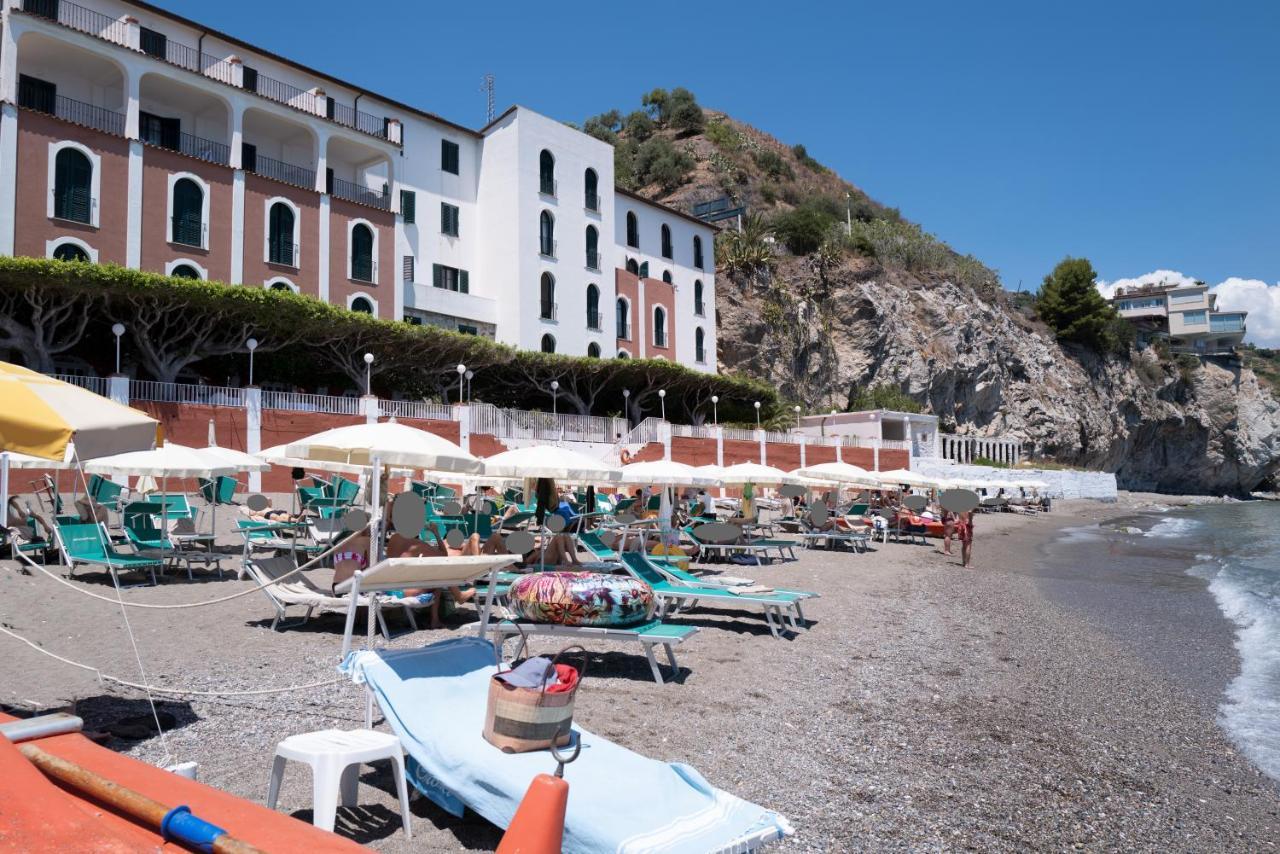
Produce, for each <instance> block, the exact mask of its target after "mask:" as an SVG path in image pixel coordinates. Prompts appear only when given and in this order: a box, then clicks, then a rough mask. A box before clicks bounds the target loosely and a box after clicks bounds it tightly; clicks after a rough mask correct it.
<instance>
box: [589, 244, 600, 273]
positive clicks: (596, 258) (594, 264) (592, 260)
mask: <svg viewBox="0 0 1280 854" xmlns="http://www.w3.org/2000/svg"><path fill="white" fill-rule="evenodd" d="M587 269H588V270H595V271H596V272H597V273H598V272H600V253H599V252H592V251H591V250H590V249H588V250H587Z"/></svg>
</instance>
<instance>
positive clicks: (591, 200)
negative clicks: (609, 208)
mask: <svg viewBox="0 0 1280 854" xmlns="http://www.w3.org/2000/svg"><path fill="white" fill-rule="evenodd" d="M582 183H583V185H584V186H585V187H586V199H585V200H584V204H586V206H587V210H589V211H598V210H600V193H599V192H598V190H599V189H600V179H599V177H597V176H596V170H594V169H588V170H587V172H586V174H585V175H584V176H583V180H582Z"/></svg>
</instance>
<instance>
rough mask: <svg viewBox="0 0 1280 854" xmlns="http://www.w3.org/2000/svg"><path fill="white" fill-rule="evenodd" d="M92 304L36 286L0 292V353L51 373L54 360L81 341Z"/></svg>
mask: <svg viewBox="0 0 1280 854" xmlns="http://www.w3.org/2000/svg"><path fill="white" fill-rule="evenodd" d="M53 263H56V264H77V263H78V262H63V261H57V262H53ZM93 303H94V300H93V299H92V298H91V297H90V295H89V294H88V293H85V292H83V291H78V290H71V289H50V288H46V287H41V286H40V285H36V284H29V285H27V286H26V287H22V288H15V289H12V290H10V289H8V288H5V289H3V290H0V349H7V350H11V351H14V352H17V353H19V354H21V355H22V360H23V362H24V363H25V364H26V366H27V367H28V368H30V369H31V370H33V371H40V372H42V373H46V374H47V373H53V369H54V358H55V357H56V356H59V355H61V354H63V353H66V352H67V351H69V350H71V349H73V348H74V347H75V346H76V345H77V344H79V343H80V340H81V339H82V338H84V333H85V329H86V327H87V326H88V325H89V318H90V317H91V316H92V314H93V312H92V310H91V309H92V307H93Z"/></svg>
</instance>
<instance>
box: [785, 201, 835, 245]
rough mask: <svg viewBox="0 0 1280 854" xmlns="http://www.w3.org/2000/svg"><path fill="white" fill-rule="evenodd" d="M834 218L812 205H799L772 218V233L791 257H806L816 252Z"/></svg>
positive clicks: (833, 222)
mask: <svg viewBox="0 0 1280 854" xmlns="http://www.w3.org/2000/svg"><path fill="white" fill-rule="evenodd" d="M835 221H836V220H835V217H833V216H831V214H829V213H828V212H826V211H824V210H820V209H819V208H818V207H816V206H813V205H808V204H805V205H801V206H800V207H798V208H796V209H795V210H791V211H787V212H785V213H781V214H778V215H777V216H776V217H774V218H773V223H772V225H773V231H774V233H775V234H776V235H778V239H779V240H781V241H782V242H783V243H784V244H785V245H786V247H787V249H788V250H790V252H791V254H792V255H808V254H809V253H811V252H815V251H817V249H818V247H819V246H821V245H822V241H823V239H824V238H825V237H826V235H827V232H829V231H830V230H831V226H832V225H834V224H835Z"/></svg>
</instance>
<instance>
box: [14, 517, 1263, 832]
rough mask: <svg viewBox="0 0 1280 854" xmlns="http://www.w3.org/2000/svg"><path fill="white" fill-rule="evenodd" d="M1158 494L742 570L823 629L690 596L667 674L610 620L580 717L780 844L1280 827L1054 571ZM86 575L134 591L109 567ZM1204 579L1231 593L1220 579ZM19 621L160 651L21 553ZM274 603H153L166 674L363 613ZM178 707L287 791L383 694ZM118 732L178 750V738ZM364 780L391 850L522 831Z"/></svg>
mask: <svg viewBox="0 0 1280 854" xmlns="http://www.w3.org/2000/svg"><path fill="white" fill-rule="evenodd" d="M1133 512H1134V509H1133V507H1131V506H1129V505H1128V503H1127V502H1122V503H1120V504H1098V503H1096V502H1075V501H1072V502H1059V503H1058V504H1055V508H1054V512H1052V513H1050V514H1042V515H1039V516H1034V517H1022V516H1016V515H1013V514H999V515H983V516H981V517H979V519H978V527H977V531H976V534H977V538H976V547H975V563H976V569H973V570H962V569H960V567H959V565H958V564H959V561H958V557H956V558H951V559H946V558H944V557H943V556H942V555H940V554H939V553H938V551H937V544H936V542H934V543H931V545H930V546H928V547H925V546H911V545H905V544H896V543H895V544H889V545H880V544H877V546H876V551H875V552H873V553H870V554H864V555H848V554H843V553H828V552H822V551H799V552H798V553H799V555H800V560H798V561H796V562H794V563H792V562H787V563H782V564H774V565H769V566H760V567H734V568H733V570H732V572H733V574H735V575H750V577H753V578H756V579H758V580H759V581H761V582H763V583H765V584H770V585H776V586H786V587H794V588H801V589H809V590H815V591H818V592H820V593H821V594H822V598H821V599H817V600H813V602H812V604H811V606H809V607H806V616H808V617H809V618H810V620H811V621H812V624H811V626H810V627H809V629H808V630H807V631H802V632H800V633H799V634H798V635H797V636H796V637H794V638H792V639H789V640H782V641H779V640H774V639H772V638H770V637H769V635H768V632H767V629H766V628H765V627H764V624H763V622H762V621H760V620H759V619H758V618H755V617H741V616H738V615H737V614H736V613H733V612H729V611H719V610H699V611H696V612H694V613H692V614H689V615H687V616H683V617H680V618H677V620H675V621H676V622H686V623H689V624H693V625H697V626H698V627H699V628H700V629H701V631H700V632H699V634H698V635H697V636H696V637H695V638H693V639H691V641H690V642H689V643H688V644H686V645H685V647H684V648H682V650H681V654H680V663H681V665H682V668H683V671H682V674H681V677H680V679H679V680H678V681H677V682H676V683H675V684H668V685H661V686H660V685H656V684H654V683H653V682H652V681H651V678H650V677H649V675H648V672H647V671H648V667H647V665H646V664H645V662H644V659H643V658H642V657H640V656H637V655H636V654H635V650H634V649H632V648H630V647H627V646H615V645H610V644H594V643H593V644H592V645H591V649H592V653H593V655H592V662H591V668H590V673H589V676H588V678H587V680H586V682H585V683H584V687H583V690H582V693H581V694H580V696H579V699H578V708H577V710H576V712H575V719H576V721H577V723H578V724H579V725H581V726H583V727H585V728H587V729H590V730H592V731H594V732H596V733H599V734H601V735H603V736H605V737H608V738H610V739H612V740H614V741H616V742H618V743H619V744H622V745H624V746H626V747H629V748H631V749H633V750H636V751H638V752H640V753H643V754H645V755H648V756H651V757H654V758H656V759H661V760H666V761H679V762H687V763H689V764H691V765H693V766H694V767H695V768H697V769H698V770H699V771H700V772H701V773H702V774H703V775H704V776H705V777H706V778H707V779H708V780H709V781H710V782H711V783H712V784H713V785H716V786H719V787H720V788H723V789H725V790H727V791H729V792H731V793H733V794H735V795H738V796H740V797H743V798H746V799H747V800H750V801H753V802H755V803H758V804H760V805H762V806H765V807H768V808H770V809H774V810H776V811H778V812H779V813H781V814H782V815H784V816H786V817H787V818H788V819H789V820H790V821H791V822H792V823H793V824H794V825H795V827H796V829H797V833H796V835H795V836H794V837H792V838H790V839H789V840H787V841H785V842H784V843H782V844H781V845H780V846H779V847H778V849H777V850H792V851H818V850H842V849H849V848H853V847H858V848H874V849H907V848H911V849H919V848H934V849H939V848H940V849H954V848H965V847H970V848H979V849H983V850H1002V851H1003V850H1010V851H1011V850H1026V849H1028V848H1031V849H1062V848H1069V847H1072V846H1083V847H1125V848H1134V849H1149V850H1154V849H1162V850H1170V849H1173V850H1215V851H1217V850H1252V851H1256V850H1266V848H1267V846H1268V845H1269V844H1273V843H1274V840H1276V839H1277V838H1280V787H1277V786H1276V784H1275V783H1274V782H1273V781H1271V780H1269V779H1268V778H1266V777H1264V776H1263V775H1262V774H1261V773H1260V772H1259V771H1258V770H1257V769H1256V768H1254V767H1253V766H1252V765H1251V764H1249V763H1248V762H1247V760H1245V759H1244V758H1243V756H1241V755H1240V754H1239V753H1238V751H1237V750H1236V748H1235V747H1234V746H1233V745H1232V744H1231V743H1230V741H1229V740H1228V738H1227V736H1226V735H1225V733H1223V732H1222V731H1221V730H1220V729H1219V728H1218V726H1217V724H1216V721H1215V720H1214V715H1213V713H1212V712H1213V710H1212V709H1208V708H1207V706H1206V703H1205V702H1204V700H1203V698H1198V697H1197V696H1196V695H1195V694H1194V692H1190V691H1187V690H1185V686H1183V685H1180V684H1178V680H1177V679H1174V678H1173V677H1171V676H1170V675H1169V674H1167V673H1163V672H1160V670H1159V668H1155V667H1152V666H1151V662H1150V661H1148V660H1147V659H1146V658H1145V657H1144V656H1143V655H1141V654H1139V653H1138V652H1137V651H1135V650H1134V649H1133V648H1130V647H1128V646H1126V644H1125V643H1124V642H1122V639H1119V638H1117V637H1116V636H1115V635H1114V634H1113V633H1111V632H1110V631H1109V630H1108V629H1107V628H1106V627H1105V626H1104V625H1101V624H1100V622H1099V621H1098V620H1096V619H1094V620H1090V619H1089V618H1088V615H1087V614H1084V613H1081V612H1080V611H1079V610H1078V609H1073V608H1071V607H1068V606H1066V605H1064V604H1062V603H1060V602H1057V601H1055V600H1054V597H1052V596H1051V595H1048V594H1047V593H1046V592H1045V591H1044V590H1043V589H1041V587H1040V585H1041V580H1040V579H1039V577H1038V574H1037V570H1036V566H1037V562H1038V560H1039V555H1040V549H1041V548H1042V547H1043V546H1044V545H1045V544H1047V543H1049V542H1050V541H1052V539H1053V538H1054V537H1055V536H1056V535H1057V532H1059V531H1061V530H1062V529H1063V528H1068V527H1072V526H1079V525H1082V524H1091V523H1093V522H1094V521H1101V520H1105V519H1113V518H1117V517H1122V516H1125V515H1130V514H1132V513H1133ZM82 578H83V581H81V579H82ZM214 578H215V580H211V581H206V582H204V583H196V584H189V583H186V582H185V581H184V582H181V583H172V582H171V583H168V584H164V585H162V586H161V587H159V588H140V589H137V590H131V591H128V592H127V595H129V596H131V597H133V598H135V599H137V600H138V601H145V602H155V603H159V602H169V603H172V602H189V601H193V600H200V599H208V598H213V597H215V596H222V595H226V594H227V593H230V592H235V591H237V590H240V589H243V588H245V587H247V586H248V585H247V582H237V581H232V580H227V581H221V582H220V581H217V580H216V576H215V577H214ZM317 580H320V581H323V579H320V578H318V579H317ZM1191 581H1195V582H1196V583H1198V584H1200V585H1201V587H1203V583H1202V582H1200V581H1199V580H1197V579H1192V578H1191V577H1188V582H1191ZM76 583H77V584H83V585H84V586H85V588H86V589H90V590H93V591H95V592H99V593H102V592H105V591H106V590H108V589H109V588H108V587H107V586H106V585H104V584H103V583H102V581H101V579H94V578H93V576H92V574H90V573H87V572H84V573H78V574H77V582H76ZM1188 589H1191V588H1190V587H1188ZM1197 595H1198V596H1200V597H1203V599H1204V600H1205V601H1207V602H1208V604H1209V606H1210V607H1214V608H1215V609H1216V606H1215V604H1214V603H1213V601H1212V597H1211V596H1210V594H1209V593H1208V592H1207V591H1204V590H1201V591H1197ZM1132 601H1134V602H1136V603H1137V604H1139V605H1140V604H1141V603H1142V602H1143V598H1142V597H1140V596H1138V597H1134V598H1133V600H1132ZM1202 604H1203V603H1202ZM131 616H132V615H131ZM473 619H474V617H473V612H472V611H471V610H470V609H469V608H463V609H462V610H461V612H460V613H459V615H457V616H456V617H454V618H452V619H451V620H449V621H447V622H448V625H449V628H447V629H445V630H443V631H438V632H426V631H424V632H417V633H415V634H409V635H404V636H399V637H397V638H395V639H394V640H393V641H392V643H391V645H392V646H393V647H413V646H419V645H422V644H424V643H428V642H431V641H435V640H440V639H444V638H446V637H451V636H457V635H458V634H461V633H469V632H472V631H473V630H474V622H473ZM0 621H3V622H4V623H5V624H7V625H9V626H11V627H12V628H13V630H14V631H17V632H19V633H20V634H22V635H23V636H25V637H29V638H31V639H32V640H34V641H36V642H39V643H41V644H43V645H44V646H45V647H46V648H48V649H49V650H50V651H52V652H56V653H59V654H62V655H66V656H68V657H69V658H72V659H75V660H78V661H86V662H88V663H91V664H93V665H95V666H98V667H100V668H101V669H102V670H103V671H104V672H108V673H112V674H115V675H118V676H122V677H125V678H129V677H131V676H134V675H135V674H136V665H135V664H133V663H132V655H131V653H130V652H129V649H128V641H127V637H126V636H125V634H124V631H123V626H122V624H121V621H120V618H119V609H118V608H115V607H113V606H110V605H108V604H107V603H101V602H95V601H93V600H89V599H86V598H85V597H81V596H77V595H76V594H74V593H73V592H71V591H69V590H66V589H65V588H63V587H62V586H61V585H58V584H56V583H55V582H53V581H51V580H49V579H47V578H43V577H41V576H38V575H37V576H31V577H28V576H20V575H17V574H16V573H14V572H12V571H8V570H0ZM269 623H270V612H269V608H268V606H267V602H266V600H265V598H264V597H263V596H261V595H260V594H255V595H252V596H247V597H242V598H240V599H237V600H234V601H233V602H232V603H227V604H226V605H223V606H218V607H217V608H200V609H195V610H192V611H178V612H172V611H169V612H147V613H146V614H144V615H139V616H136V617H133V626H134V631H135V634H136V635H137V638H138V643H139V646H140V649H141V651H142V654H143V658H144V661H145V663H146V666H147V672H148V676H149V677H150V678H151V680H152V681H153V682H154V683H156V684H162V685H183V686H187V687H190V688H195V689H206V690H208V689H220V688H239V689H245V688H254V687H261V686H262V685H263V684H273V685H292V684H302V683H307V682H314V681H319V680H325V679H328V678H332V675H333V673H334V670H333V668H334V665H335V664H336V655H337V644H338V642H339V641H340V637H341V623H342V620H341V617H326V618H324V619H322V620H314V621H313V622H312V624H310V625H309V626H307V627H304V628H302V629H291V630H289V631H286V632H269V631H268V630H267V625H269ZM393 628H395V626H394V625H393ZM0 642H5V643H9V644H10V645H9V646H8V647H7V648H6V651H7V653H8V654H7V655H6V656H5V657H4V658H0V702H3V703H8V704H15V705H18V706H20V707H25V708H32V707H36V706H39V707H46V708H47V707H51V706H55V707H56V706H60V705H64V704H66V703H68V701H76V702H75V708H76V710H77V712H79V713H80V714H82V716H84V717H85V718H86V723H87V726H88V727H89V728H97V729H104V728H106V727H107V726H109V725H111V724H112V723H113V722H114V721H116V719H117V718H119V717H120V716H122V715H137V714H139V713H140V712H141V711H142V710H145V708H146V705H145V700H143V699H141V698H140V696H139V695H136V694H131V693H119V692H117V691H116V690H115V689H113V688H104V687H103V686H101V685H99V684H98V683H97V681H96V680H95V679H93V677H92V676H91V675H89V674H86V673H81V672H77V671H71V670H68V669H66V668H64V667H63V666H61V665H59V664H57V663H56V662H52V661H50V660H49V659H46V658H43V657H42V656H39V655H38V654H37V653H35V652H33V651H31V650H29V649H26V648H25V647H21V646H15V645H14V644H13V642H11V641H7V640H5V639H0ZM535 651H536V652H539V653H542V652H548V651H553V650H551V645H550V644H546V643H544V644H540V645H537V647H536V649H535ZM1228 652H1229V653H1230V654H1231V655H1234V648H1233V647H1232V646H1231V645H1230V644H1229V643H1228ZM163 710H165V711H168V712H170V713H171V714H173V715H174V717H175V719H176V721H175V722H176V724H177V725H176V726H175V728H174V729H172V730H171V731H169V732H168V733H167V735H166V740H167V746H168V752H169V753H171V754H172V755H173V757H174V758H175V759H176V760H188V759H190V760H196V761H198V762H199V763H200V779H201V780H203V781H205V782H207V783H210V784H212V785H214V786H217V787H219V788H223V789H226V790H228V791H230V792H232V793H234V794H237V795H241V796H243V797H247V798H250V799H253V800H255V801H258V802H261V801H262V799H263V797H264V796H265V785H266V775H267V770H268V767H269V764H270V762H269V757H270V754H271V752H272V751H273V749H274V746H275V744H276V742H277V741H279V740H280V739H281V738H283V737H285V736H287V735H291V734H295V733H298V732H303V731H306V730H311V729H320V728H324V727H332V726H336V727H342V728H351V727H358V726H360V725H361V718H362V711H363V703H362V700H361V694H360V692H359V691H357V690H356V689H355V688H354V687H353V686H351V685H349V684H342V683H339V684H336V685H332V686H327V687H323V688H317V689H313V690H310V691H306V692H301V693H297V694H285V695H280V696H276V697H268V698H212V699H211V698H192V699H191V700H190V701H189V702H186V701H177V702H174V701H166V702H165V703H164V704H163ZM110 745H111V746H112V747H114V748H116V749H120V750H123V751H126V752H128V753H130V754H132V755H135V756H138V757H140V758H143V759H145V760H147V761H150V762H154V763H157V764H160V763H162V762H164V761H165V759H166V750H165V745H162V744H161V743H160V739H158V738H154V737H152V738H144V739H140V740H132V739H121V738H117V739H114V740H113V741H112V742H111V743H110ZM363 781H364V782H365V783H371V784H373V785H362V786H361V788H360V803H361V806H360V808H359V809H358V810H341V811H340V813H339V824H338V827H339V830H340V831H343V832H346V833H348V834H349V835H352V836H354V837H355V838H356V839H357V840H359V841H361V842H364V843H367V844H369V845H371V846H372V847H374V848H376V849H378V850H382V851H388V852H399V851H448V850H454V851H456V850H458V849H459V848H465V849H469V850H491V849H492V848H493V847H494V846H495V845H496V843H497V839H498V834H497V832H496V831H495V830H494V829H493V828H492V827H490V826H489V825H488V824H487V823H486V822H484V821H482V820H479V819H477V818H475V817H474V816H468V817H466V818H464V819H461V820H459V819H454V818H452V817H449V816H447V815H445V814H444V813H442V812H441V811H439V810H438V809H435V808H434V807H432V806H431V805H429V804H428V803H427V802H425V801H424V800H418V801H416V802H415V803H414V804H413V809H412V811H413V814H414V815H413V822H414V839H413V840H412V842H409V841H406V840H405V839H404V838H403V835H402V834H401V833H400V832H399V821H398V818H397V817H396V813H397V807H396V805H395V800H394V798H393V797H391V795H390V791H391V786H390V778H389V775H388V774H387V773H386V772H385V771H384V770H383V769H381V768H379V769H376V770H375V771H373V772H372V773H366V774H365V776H364V778H363ZM375 787H376V788H375ZM310 804H311V791H310V780H309V778H308V777H307V775H306V774H305V773H297V774H289V775H288V776H287V777H286V779H285V785H284V787H283V789H282V793H281V801H280V805H281V808H282V809H283V810H285V811H287V812H292V813H293V814H294V815H296V816H298V817H299V818H302V819H309V818H310Z"/></svg>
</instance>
